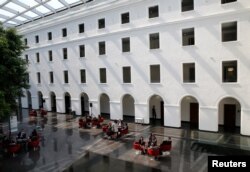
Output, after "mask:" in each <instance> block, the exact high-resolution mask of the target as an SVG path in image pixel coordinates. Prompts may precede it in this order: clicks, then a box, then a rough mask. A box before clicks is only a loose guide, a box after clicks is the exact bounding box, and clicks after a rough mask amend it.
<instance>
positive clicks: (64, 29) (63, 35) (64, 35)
mask: <svg viewBox="0 0 250 172" xmlns="http://www.w3.org/2000/svg"><path fill="white" fill-rule="evenodd" d="M66 36H67V29H66V28H63V29H62V37H66Z"/></svg>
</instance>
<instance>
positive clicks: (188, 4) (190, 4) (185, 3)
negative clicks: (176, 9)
mask: <svg viewBox="0 0 250 172" xmlns="http://www.w3.org/2000/svg"><path fill="white" fill-rule="evenodd" d="M191 10H194V0H182V1H181V11H182V12H185V11H191Z"/></svg>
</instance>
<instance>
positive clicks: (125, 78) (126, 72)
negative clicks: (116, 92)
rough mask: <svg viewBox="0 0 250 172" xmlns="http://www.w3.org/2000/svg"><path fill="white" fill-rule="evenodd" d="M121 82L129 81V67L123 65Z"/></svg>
mask: <svg viewBox="0 0 250 172" xmlns="http://www.w3.org/2000/svg"><path fill="white" fill-rule="evenodd" d="M122 70H123V83H131V71H130V67H123V68H122Z"/></svg>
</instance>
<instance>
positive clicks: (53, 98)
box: [50, 92, 57, 112]
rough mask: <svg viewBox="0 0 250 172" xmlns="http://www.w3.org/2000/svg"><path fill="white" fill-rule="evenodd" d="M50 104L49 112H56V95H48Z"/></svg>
mask: <svg viewBox="0 0 250 172" xmlns="http://www.w3.org/2000/svg"><path fill="white" fill-rule="evenodd" d="M50 104H51V111H52V112H56V111H57V110H56V94H55V93H54V92H51V93H50Z"/></svg>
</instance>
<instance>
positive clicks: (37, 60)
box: [36, 53, 40, 63]
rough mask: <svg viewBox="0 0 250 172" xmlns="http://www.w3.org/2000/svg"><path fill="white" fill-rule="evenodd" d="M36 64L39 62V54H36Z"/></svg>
mask: <svg viewBox="0 0 250 172" xmlns="http://www.w3.org/2000/svg"><path fill="white" fill-rule="evenodd" d="M36 62H37V63H39V62H40V55H39V53H36Z"/></svg>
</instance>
